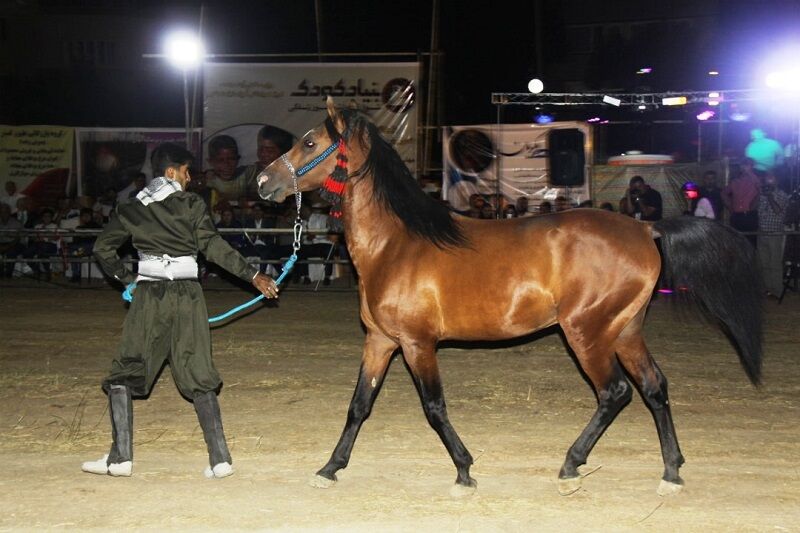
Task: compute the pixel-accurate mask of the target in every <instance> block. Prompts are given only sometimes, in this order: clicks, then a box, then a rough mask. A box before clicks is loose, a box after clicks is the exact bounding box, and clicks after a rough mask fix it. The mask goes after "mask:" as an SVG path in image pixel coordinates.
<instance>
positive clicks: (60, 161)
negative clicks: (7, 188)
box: [0, 125, 73, 203]
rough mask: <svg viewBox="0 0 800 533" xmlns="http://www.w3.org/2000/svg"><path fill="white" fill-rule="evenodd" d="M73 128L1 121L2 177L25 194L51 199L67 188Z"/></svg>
mask: <svg viewBox="0 0 800 533" xmlns="http://www.w3.org/2000/svg"><path fill="white" fill-rule="evenodd" d="M72 144H73V129H72V128H69V127H63V126H6V125H0V177H1V178H2V179H3V182H4V183H5V181H13V182H14V183H16V185H17V190H18V191H19V192H21V193H22V194H23V195H25V196H29V197H32V198H34V199H35V200H36V201H39V202H43V203H52V201H53V200H54V199H56V198H58V197H59V196H64V195H65V194H66V191H67V184H68V181H69V176H70V171H71V170H72Z"/></svg>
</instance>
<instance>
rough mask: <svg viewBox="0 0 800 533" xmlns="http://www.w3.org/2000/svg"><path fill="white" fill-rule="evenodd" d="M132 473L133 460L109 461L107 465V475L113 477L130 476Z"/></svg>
mask: <svg viewBox="0 0 800 533" xmlns="http://www.w3.org/2000/svg"><path fill="white" fill-rule="evenodd" d="M132 473H133V462H132V461H125V462H122V463H111V464H110V465H108V475H110V476H114V477H131V474H132Z"/></svg>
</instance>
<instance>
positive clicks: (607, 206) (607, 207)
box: [600, 202, 614, 213]
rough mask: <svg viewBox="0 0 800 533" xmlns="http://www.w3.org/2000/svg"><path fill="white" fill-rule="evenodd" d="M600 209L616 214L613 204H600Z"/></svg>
mask: <svg viewBox="0 0 800 533" xmlns="http://www.w3.org/2000/svg"><path fill="white" fill-rule="evenodd" d="M600 209H605V210H606V211H611V212H612V213H613V212H614V205H613V204H612V203H611V202H603V203H602V204H600Z"/></svg>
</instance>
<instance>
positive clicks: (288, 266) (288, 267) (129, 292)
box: [122, 254, 297, 324]
mask: <svg viewBox="0 0 800 533" xmlns="http://www.w3.org/2000/svg"><path fill="white" fill-rule="evenodd" d="M296 262H297V254H292V255H291V256H290V257H289V259H288V260H287V261H286V263H285V264H284V265H283V269H282V270H281V275H280V276H278V279H276V280H275V285H280V284H281V282H283V280H284V279H285V278H286V276H287V275H288V274H289V272H291V271H292V269H293V268H294V264H295V263H296ZM134 289H136V282H135V281H134V282H133V283H131V284H129V285H128V286H127V287H125V290H124V291H123V293H122V299H123V300H125V301H126V302H132V301H133V291H134ZM263 299H264V295H263V294H260V295H258V296H256V297H255V298H253V299H252V300H250V301H249V302H245V303H243V304H242V305H240V306H238V307H234V308H233V309H231V310H230V311H227V312H225V313H222V314H221V315H217V316H215V317H211V318H209V319H208V322H209V324H213V323H214V322H219V321H220V320H225V319H226V318H228V317H229V316H232V315H235V314H236V313H238V312H239V311H242V310H244V309H247V308H248V307H251V306H253V305H255V304H256V303H257V302H259V301H260V300H263Z"/></svg>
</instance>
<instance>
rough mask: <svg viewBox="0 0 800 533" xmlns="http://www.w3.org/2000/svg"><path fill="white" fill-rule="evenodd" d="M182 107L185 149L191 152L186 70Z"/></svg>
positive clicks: (184, 72)
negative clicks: (184, 126)
mask: <svg viewBox="0 0 800 533" xmlns="http://www.w3.org/2000/svg"><path fill="white" fill-rule="evenodd" d="M183 106H184V110H185V113H184V118H185V124H186V149H187V150H189V151H191V150H192V130H191V125H190V123H189V76H188V73H187V72H186V69H183Z"/></svg>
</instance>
